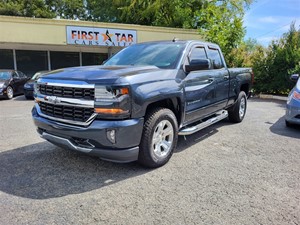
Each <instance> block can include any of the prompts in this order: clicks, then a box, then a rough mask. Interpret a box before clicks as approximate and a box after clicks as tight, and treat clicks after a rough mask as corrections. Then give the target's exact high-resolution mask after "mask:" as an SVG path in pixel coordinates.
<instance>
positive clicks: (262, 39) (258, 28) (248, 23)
mask: <svg viewBox="0 0 300 225" xmlns="http://www.w3.org/2000/svg"><path fill="white" fill-rule="evenodd" d="M293 21H295V22H296V23H295V25H296V29H297V30H298V29H299V28H300V0H254V3H252V4H251V5H250V8H249V9H248V10H247V11H246V15H245V17H244V26H245V28H246V36H245V40H247V39H248V38H254V39H256V40H257V41H258V42H259V43H260V44H262V45H264V46H268V44H269V43H271V41H272V40H276V39H279V38H280V37H281V36H282V35H283V34H284V33H285V32H287V31H288V30H289V28H290V24H291V23H292V22H293Z"/></svg>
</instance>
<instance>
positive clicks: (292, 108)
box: [285, 74, 300, 127]
mask: <svg viewBox="0 0 300 225" xmlns="http://www.w3.org/2000/svg"><path fill="white" fill-rule="evenodd" d="M291 80H292V81H294V82H297V83H296V85H295V87H294V88H293V89H292V90H291V92H290V93H289V96H288V100H287V104H286V114H285V124H286V126H287V127H290V126H292V125H293V124H298V125H300V79H299V74H293V75H292V76H291Z"/></svg>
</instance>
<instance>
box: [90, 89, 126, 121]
mask: <svg viewBox="0 0 300 225" xmlns="http://www.w3.org/2000/svg"><path fill="white" fill-rule="evenodd" d="M130 107H131V103H130V97H129V88H128V87H106V86H96V88H95V112H96V113H98V114H99V116H100V117H101V118H116V117H121V118H126V117H128V116H129V115H130Z"/></svg>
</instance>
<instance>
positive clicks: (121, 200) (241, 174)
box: [0, 96, 300, 225]
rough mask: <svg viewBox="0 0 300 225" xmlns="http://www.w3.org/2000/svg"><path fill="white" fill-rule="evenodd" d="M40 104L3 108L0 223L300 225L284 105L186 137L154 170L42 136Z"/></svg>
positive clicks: (262, 103)
mask: <svg viewBox="0 0 300 225" xmlns="http://www.w3.org/2000/svg"><path fill="white" fill-rule="evenodd" d="M32 106H33V101H27V100H25V98H24V97H23V96H19V97H16V98H15V99H14V100H11V101H7V100H3V101H0V212H1V213H0V224H230V225H231V224H243V225H244V224H280V225H283V224H300V148H299V140H300V129H299V127H296V128H292V129H291V128H286V127H285V125H284V118H283V116H284V112H285V108H284V107H285V105H284V102H283V101H269V100H258V99H251V100H250V101H249V102H248V111H247V114H246V118H245V120H244V121H243V122H242V123H240V124H231V123H229V122H228V121H222V122H220V123H218V124H215V125H213V126H211V127H209V128H206V129H204V130H202V131H200V132H198V133H196V134H193V135H191V136H187V137H186V140H185V139H184V138H182V137H180V139H179V143H178V148H177V150H176V152H175V153H174V155H173V157H172V158H171V160H170V162H169V163H168V164H167V165H165V166H163V167H161V168H158V169H154V170H150V169H145V168H142V167H140V166H139V165H138V164H136V163H130V164H114V163H110V162H105V161H102V160H100V159H98V158H95V157H90V156H86V155H82V154H79V153H76V152H72V151H67V150H63V149H60V148H58V147H55V146H54V145H52V144H50V143H47V142H45V141H44V140H42V139H40V138H39V136H38V134H37V133H36V131H35V127H34V125H33V122H32V120H31V115H30V111H31V108H32Z"/></svg>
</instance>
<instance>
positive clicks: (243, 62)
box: [227, 38, 262, 67]
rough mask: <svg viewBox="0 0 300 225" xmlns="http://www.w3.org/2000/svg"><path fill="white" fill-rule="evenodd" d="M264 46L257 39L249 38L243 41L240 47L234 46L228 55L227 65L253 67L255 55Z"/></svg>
mask: <svg viewBox="0 0 300 225" xmlns="http://www.w3.org/2000/svg"><path fill="white" fill-rule="evenodd" d="M261 48H262V47H261V46H259V44H258V43H257V41H256V40H255V39H251V38H250V39H248V40H246V41H245V42H242V43H241V44H240V45H239V46H238V48H234V49H232V50H231V52H230V53H229V54H228V55H227V65H228V66H229V67H251V66H252V61H253V57H254V56H255V55H256V54H257V51H259V49H261Z"/></svg>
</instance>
